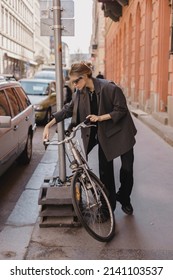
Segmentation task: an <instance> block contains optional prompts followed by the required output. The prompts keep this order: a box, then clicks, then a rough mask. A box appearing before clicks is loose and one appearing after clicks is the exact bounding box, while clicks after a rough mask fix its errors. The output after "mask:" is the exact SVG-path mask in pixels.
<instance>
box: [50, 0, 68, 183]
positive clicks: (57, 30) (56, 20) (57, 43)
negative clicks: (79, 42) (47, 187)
mask: <svg viewBox="0 0 173 280" xmlns="http://www.w3.org/2000/svg"><path fill="white" fill-rule="evenodd" d="M53 31H54V49H55V73H56V100H57V111H59V110H60V109H61V108H62V107H63V74H62V42H61V5H60V0H53ZM57 130H58V141H62V140H63V139H64V121H63V122H60V123H58V124H57ZM58 159H59V179H60V181H61V182H62V183H64V182H65V181H66V161H65V146H64V144H62V145H58Z"/></svg>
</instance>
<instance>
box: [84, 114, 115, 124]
mask: <svg viewBox="0 0 173 280" xmlns="http://www.w3.org/2000/svg"><path fill="white" fill-rule="evenodd" d="M86 118H87V119H89V120H90V121H91V122H102V121H107V120H110V119H111V115H110V114H105V115H101V116H96V115H88V116H87V117H86Z"/></svg>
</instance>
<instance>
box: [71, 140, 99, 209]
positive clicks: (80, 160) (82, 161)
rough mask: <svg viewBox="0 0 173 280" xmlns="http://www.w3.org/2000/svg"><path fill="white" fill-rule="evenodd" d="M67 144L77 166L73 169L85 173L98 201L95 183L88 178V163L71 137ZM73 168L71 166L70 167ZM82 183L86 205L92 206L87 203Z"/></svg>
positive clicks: (84, 186)
mask: <svg viewBox="0 0 173 280" xmlns="http://www.w3.org/2000/svg"><path fill="white" fill-rule="evenodd" d="M67 144H68V145H69V149H70V151H71V153H72V156H73V158H74V160H76V162H77V167H76V168H74V171H76V172H77V171H78V170H81V169H82V170H83V171H82V173H83V175H84V174H86V175H87V177H88V178H89V181H90V184H91V185H92V188H93V190H94V194H95V197H96V201H97V203H98V201H99V199H98V194H97V191H96V188H95V184H94V183H93V181H92V180H91V178H90V175H89V173H88V171H87V170H88V169H89V166H88V163H87V161H86V160H85V159H84V158H83V157H82V156H81V154H80V152H79V150H78V149H77V147H76V145H75V143H74V142H73V141H72V139H70V140H69V141H68V142H67ZM71 169H72V170H73V168H71ZM82 185H83V188H84V190H85V193H86V197H87V205H88V207H89V208H92V207H93V206H94V205H90V203H89V197H88V192H87V190H86V189H87V186H86V185H85V184H84V183H83V181H82Z"/></svg>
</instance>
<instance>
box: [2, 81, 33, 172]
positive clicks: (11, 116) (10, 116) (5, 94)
mask: <svg viewBox="0 0 173 280" xmlns="http://www.w3.org/2000/svg"><path fill="white" fill-rule="evenodd" d="M35 128H36V125H35V112H34V108H33V106H32V105H31V102H30V100H29V98H28V96H27V95H26V93H25V92H24V90H23V88H22V87H21V85H20V83H18V82H15V81H5V80H2V81H0V176H1V175H2V174H3V173H4V172H5V171H6V170H7V169H8V168H9V167H10V165H11V164H12V163H13V162H14V161H15V160H16V159H18V160H19V161H20V162H21V163H23V164H28V163H29V162H30V160H31V158H32V139H33V135H34V131H35Z"/></svg>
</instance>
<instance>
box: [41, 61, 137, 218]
mask: <svg viewBox="0 0 173 280" xmlns="http://www.w3.org/2000/svg"><path fill="white" fill-rule="evenodd" d="M69 76H70V80H71V83H72V84H73V85H74V87H75V89H76V91H75V93H74V96H73V99H72V101H71V102H70V103H68V104H66V105H65V106H64V107H63V108H62V110H60V111H59V112H57V113H56V114H55V115H54V118H53V120H52V121H50V122H49V123H48V124H47V125H46V126H45V129H44V132H43V139H48V137H49V128H50V127H51V126H52V125H54V124H55V123H58V122H60V121H62V120H64V119H65V118H69V117H72V121H71V123H72V125H73V126H75V125H77V124H78V123H80V122H82V121H84V120H85V119H86V118H87V119H90V121H91V122H94V123H96V127H92V128H85V129H83V130H82V131H81V133H82V139H83V144H84V149H85V153H86V155H87V154H88V153H89V152H90V151H91V150H92V148H93V147H94V146H95V145H96V144H98V158H99V174H100V179H101V181H102V182H103V184H104V185H105V186H106V188H107V189H108V193H109V200H110V203H111V206H112V209H113V210H114V209H115V207H116V200H117V201H119V202H120V203H121V205H122V210H123V211H124V212H125V213H126V214H128V215H131V214H132V213H133V207H132V205H131V201H130V195H131V191H132V187H133V161H134V154H133V146H134V144H135V134H136V132H137V131H136V128H135V126H134V123H133V120H132V118H131V115H130V112H129V110H128V108H127V104H126V99H125V96H124V94H123V92H122V90H121V89H120V87H118V86H117V85H116V84H114V83H113V82H111V81H108V80H105V79H97V78H93V77H92V66H91V64H90V63H87V62H80V63H75V64H73V65H72V66H71V69H70V71H69ZM119 156H120V158H121V168H120V183H121V186H120V188H119V191H118V193H117V194H116V190H115V182H114V170H113V159H114V158H116V157H119Z"/></svg>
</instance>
